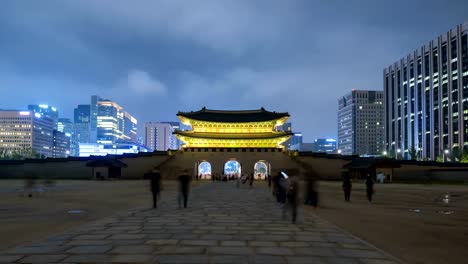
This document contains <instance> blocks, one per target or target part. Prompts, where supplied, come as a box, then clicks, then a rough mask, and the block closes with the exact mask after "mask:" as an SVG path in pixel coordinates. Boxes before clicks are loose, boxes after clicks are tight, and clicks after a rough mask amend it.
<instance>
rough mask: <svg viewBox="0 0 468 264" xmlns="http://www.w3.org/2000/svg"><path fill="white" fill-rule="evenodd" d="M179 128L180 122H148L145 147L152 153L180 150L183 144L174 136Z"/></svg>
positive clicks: (146, 124)
mask: <svg viewBox="0 0 468 264" xmlns="http://www.w3.org/2000/svg"><path fill="white" fill-rule="evenodd" d="M179 128H180V123H179V122H147V123H145V141H144V145H145V146H146V147H147V148H149V149H150V150H151V151H155V150H156V151H166V150H168V149H180V147H181V142H180V141H179V139H177V137H176V136H175V135H174V134H173V132H174V131H175V130H178V129H179Z"/></svg>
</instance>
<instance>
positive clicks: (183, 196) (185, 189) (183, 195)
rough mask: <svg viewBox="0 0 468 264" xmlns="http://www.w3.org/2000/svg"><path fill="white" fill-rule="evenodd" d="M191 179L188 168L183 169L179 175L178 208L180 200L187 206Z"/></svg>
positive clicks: (180, 205)
mask: <svg viewBox="0 0 468 264" xmlns="http://www.w3.org/2000/svg"><path fill="white" fill-rule="evenodd" d="M191 180H192V179H191V177H190V175H189V170H188V169H185V170H183V171H182V173H181V174H180V175H179V188H180V193H179V208H181V207H182V200H183V201H184V208H187V202H188V195H189V190H190V181H191Z"/></svg>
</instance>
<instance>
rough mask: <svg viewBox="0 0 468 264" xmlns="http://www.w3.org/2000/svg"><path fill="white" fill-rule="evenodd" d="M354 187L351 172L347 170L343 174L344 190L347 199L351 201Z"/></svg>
mask: <svg viewBox="0 0 468 264" xmlns="http://www.w3.org/2000/svg"><path fill="white" fill-rule="evenodd" d="M352 187H353V185H352V183H351V178H350V177H349V173H348V172H345V173H344V174H343V191H344V196H345V201H347V202H349V201H350V198H351V188H352Z"/></svg>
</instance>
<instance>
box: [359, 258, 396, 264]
mask: <svg viewBox="0 0 468 264" xmlns="http://www.w3.org/2000/svg"><path fill="white" fill-rule="evenodd" d="M360 261H361V262H362V263H364V264H398V263H397V262H395V261H391V260H385V259H360Z"/></svg>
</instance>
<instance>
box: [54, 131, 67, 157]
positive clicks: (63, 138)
mask: <svg viewBox="0 0 468 264" xmlns="http://www.w3.org/2000/svg"><path fill="white" fill-rule="evenodd" d="M70 139H71V135H70V134H65V133H63V132H60V131H57V130H54V132H53V140H54V143H53V147H52V157H54V158H66V157H68V156H69V155H70Z"/></svg>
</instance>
